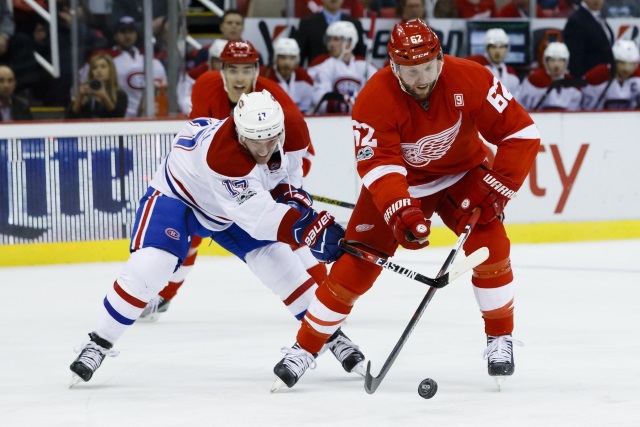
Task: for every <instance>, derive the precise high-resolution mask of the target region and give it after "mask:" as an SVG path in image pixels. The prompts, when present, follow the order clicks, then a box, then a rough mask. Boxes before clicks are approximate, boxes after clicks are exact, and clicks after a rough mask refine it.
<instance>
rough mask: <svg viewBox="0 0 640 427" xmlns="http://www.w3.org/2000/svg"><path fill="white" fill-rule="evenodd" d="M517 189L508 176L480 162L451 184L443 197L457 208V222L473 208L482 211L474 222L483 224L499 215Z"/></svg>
mask: <svg viewBox="0 0 640 427" xmlns="http://www.w3.org/2000/svg"><path fill="white" fill-rule="evenodd" d="M517 188H518V185H517V184H516V183H515V182H514V181H512V180H511V179H509V178H507V177H504V176H502V175H500V174H499V173H497V172H494V171H492V170H491V169H488V168H487V167H485V166H484V165H480V166H478V167H476V168H473V169H471V170H470V171H469V172H467V174H466V175H465V176H464V177H462V179H461V180H460V181H458V182H456V183H455V184H454V185H452V186H451V187H450V188H449V190H448V191H447V198H448V200H449V201H450V202H451V203H452V204H453V205H454V207H455V209H456V210H457V211H458V212H457V213H456V215H455V216H456V220H457V222H458V223H459V224H461V223H465V224H466V221H464V220H463V217H467V216H468V215H470V214H471V212H472V211H473V210H474V209H475V208H476V207H477V208H479V209H481V210H482V213H481V214H480V218H479V219H478V224H487V223H488V222H490V221H492V220H493V219H494V218H498V217H500V216H502V212H503V211H504V207H505V206H506V205H507V202H509V200H511V199H512V198H513V197H514V196H515V195H516V189H517Z"/></svg>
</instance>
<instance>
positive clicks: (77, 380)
mask: <svg viewBox="0 0 640 427" xmlns="http://www.w3.org/2000/svg"><path fill="white" fill-rule="evenodd" d="M81 382H84V380H83V379H82V378H80V377H79V376H77V375H76V374H71V381H69V389H72V388H74V387H75V386H77V385H78V384H80V383H81Z"/></svg>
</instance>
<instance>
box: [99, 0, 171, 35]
mask: <svg viewBox="0 0 640 427" xmlns="http://www.w3.org/2000/svg"><path fill="white" fill-rule="evenodd" d="M107 3H108V2H107ZM168 3H169V2H167V1H166V0H151V11H152V15H151V16H152V21H151V27H152V31H153V35H154V36H155V37H158V36H159V35H160V33H162V25H163V24H164V21H165V20H166V18H167V15H168ZM143 4H144V0H111V10H112V12H111V14H110V15H108V16H109V19H108V22H107V28H106V31H113V30H114V29H115V28H117V26H118V23H119V22H120V18H122V17H123V16H129V17H131V18H133V20H134V22H135V27H136V30H137V31H138V32H139V33H142V30H143V27H144V26H143V22H144V11H143ZM109 35H115V34H114V33H113V34H112V33H109Z"/></svg>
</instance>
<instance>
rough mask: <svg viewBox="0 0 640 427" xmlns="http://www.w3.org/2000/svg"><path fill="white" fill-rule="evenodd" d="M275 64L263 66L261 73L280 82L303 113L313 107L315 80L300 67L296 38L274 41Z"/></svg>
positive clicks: (282, 38) (308, 111)
mask: <svg viewBox="0 0 640 427" xmlns="http://www.w3.org/2000/svg"><path fill="white" fill-rule="evenodd" d="M273 54H274V56H275V59H274V61H273V66H272V67H269V66H266V65H265V66H262V67H261V68H260V75H261V76H263V77H266V78H268V79H271V80H273V81H275V82H276V83H278V84H279V85H280V87H281V88H282V89H284V91H285V92H287V94H288V95H289V96H290V97H291V99H292V100H293V102H295V104H296V105H297V106H298V108H299V109H300V111H301V112H302V113H303V114H307V113H310V112H311V111H312V109H313V96H314V88H313V80H311V77H309V74H307V71H306V70H305V69H304V68H302V67H300V66H299V64H300V47H299V46H298V43H297V42H296V40H295V39H291V38H286V37H281V38H279V39H277V40H276V41H275V42H274V43H273Z"/></svg>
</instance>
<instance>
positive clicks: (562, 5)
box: [538, 0, 580, 18]
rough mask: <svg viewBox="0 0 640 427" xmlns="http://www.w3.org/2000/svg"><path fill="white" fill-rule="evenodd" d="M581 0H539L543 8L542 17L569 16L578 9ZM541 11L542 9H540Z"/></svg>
mask: <svg viewBox="0 0 640 427" xmlns="http://www.w3.org/2000/svg"><path fill="white" fill-rule="evenodd" d="M579 4H580V0H538V5H539V6H540V7H541V8H542V15H539V16H542V17H545V18H567V17H569V16H571V14H572V13H573V12H575V11H576V10H577V9H578V5H579ZM538 12H539V13H540V11H538Z"/></svg>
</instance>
